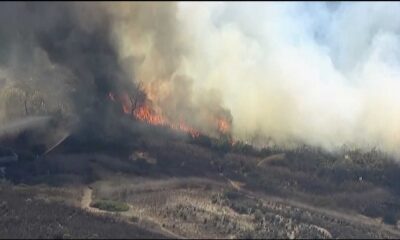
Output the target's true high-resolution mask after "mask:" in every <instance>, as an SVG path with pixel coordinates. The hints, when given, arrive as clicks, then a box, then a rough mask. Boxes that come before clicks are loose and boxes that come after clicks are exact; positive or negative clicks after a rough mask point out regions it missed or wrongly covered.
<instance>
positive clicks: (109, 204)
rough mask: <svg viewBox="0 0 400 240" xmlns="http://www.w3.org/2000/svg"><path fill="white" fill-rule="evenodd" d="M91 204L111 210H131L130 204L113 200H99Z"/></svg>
mask: <svg viewBox="0 0 400 240" xmlns="http://www.w3.org/2000/svg"><path fill="white" fill-rule="evenodd" d="M90 206H91V207H94V208H98V209H101V210H105V211H110V212H125V211H128V210H129V206H128V205H126V204H125V203H121V202H115V201H111V200H99V201H96V202H94V203H92V204H90Z"/></svg>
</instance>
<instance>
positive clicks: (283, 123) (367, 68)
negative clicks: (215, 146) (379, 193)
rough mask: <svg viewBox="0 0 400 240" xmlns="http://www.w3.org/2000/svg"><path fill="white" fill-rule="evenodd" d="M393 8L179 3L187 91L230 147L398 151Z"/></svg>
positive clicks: (399, 7) (399, 99)
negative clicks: (212, 95)
mask: <svg viewBox="0 0 400 240" xmlns="http://www.w3.org/2000/svg"><path fill="white" fill-rule="evenodd" d="M399 12H400V4H399V3H394V2H392V3H366V2H364V3H361V2H360V3H285V2H283V3H272V2H270V3H254V2H253V3H190V2H185V3H179V12H178V19H179V23H180V24H181V26H180V27H181V30H182V31H183V32H184V33H185V34H186V36H187V38H188V39H190V40H189V41H190V43H191V47H192V49H191V50H192V52H191V54H190V55H187V56H186V57H187V58H186V59H185V60H184V64H183V69H184V71H185V72H186V73H187V74H188V75H189V76H191V77H192V79H194V83H193V85H194V88H195V89H196V87H198V88H206V89H207V88H213V89H217V90H219V91H220V94H221V95H222V99H223V102H224V104H225V106H226V107H227V108H228V109H230V110H231V113H232V115H233V119H234V121H233V131H234V134H235V135H236V137H239V138H249V137H250V136H255V135H262V136H268V137H271V138H273V139H274V140H275V141H278V142H282V143H288V141H305V142H306V143H309V144H316V145H320V146H324V147H327V148H332V147H337V146H340V145H342V144H349V143H350V144H356V145H358V146H361V147H371V146H380V147H382V148H383V149H384V150H386V151H389V152H392V153H396V152H398V150H397V149H398V148H397V146H398V143H400V94H399V90H400V63H399V57H400V52H399V51H400V38H399V33H400V32H399V30H400V24H399V22H400V21H399V20H400V14H398V13H399Z"/></svg>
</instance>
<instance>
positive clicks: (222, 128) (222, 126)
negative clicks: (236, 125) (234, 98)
mask: <svg viewBox="0 0 400 240" xmlns="http://www.w3.org/2000/svg"><path fill="white" fill-rule="evenodd" d="M217 127H218V131H219V132H220V133H222V134H227V133H229V132H230V124H229V123H228V121H226V119H223V118H219V119H218V120H217Z"/></svg>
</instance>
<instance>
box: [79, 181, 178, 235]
mask: <svg viewBox="0 0 400 240" xmlns="http://www.w3.org/2000/svg"><path fill="white" fill-rule="evenodd" d="M92 201H93V190H92V189H91V188H89V187H85V188H84V190H83V195H82V199H81V208H82V209H84V210H86V211H88V212H91V213H94V214H110V212H108V211H104V210H101V209H98V208H93V207H91V206H90V204H91V203H92ZM128 206H129V211H127V212H123V213H121V215H122V216H124V217H126V218H130V217H133V216H137V214H135V213H134V212H133V207H132V205H130V204H128ZM142 218H143V219H141V220H144V221H148V222H151V223H154V224H156V225H157V226H158V227H159V229H160V230H161V231H157V230H156V231H155V232H159V233H161V234H164V235H167V236H169V237H172V238H179V239H180V238H184V237H182V236H179V235H177V234H175V233H174V232H171V231H170V230H168V229H166V228H164V227H163V226H162V225H161V224H160V223H159V222H158V221H156V220H155V219H153V218H150V217H148V216H146V217H142ZM125 220H127V219H125ZM126 222H128V223H129V224H133V223H132V222H130V221H129V220H127V221H126ZM135 225H136V224H135ZM150 230H151V231H154V230H155V229H150Z"/></svg>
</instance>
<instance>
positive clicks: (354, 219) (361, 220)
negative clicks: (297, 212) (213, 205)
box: [241, 188, 400, 237]
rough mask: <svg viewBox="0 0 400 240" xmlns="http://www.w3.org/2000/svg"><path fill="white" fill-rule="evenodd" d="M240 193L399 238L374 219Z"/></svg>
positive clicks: (273, 197)
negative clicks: (371, 228) (377, 230)
mask: <svg viewBox="0 0 400 240" xmlns="http://www.w3.org/2000/svg"><path fill="white" fill-rule="evenodd" d="M241 191H242V192H243V193H245V194H246V195H247V196H248V197H249V198H253V199H261V200H263V201H264V202H266V203H267V204H268V202H274V203H279V204H282V205H289V206H292V207H297V208H302V209H306V210H309V211H312V212H315V213H319V214H321V215H327V216H330V217H334V218H337V219H342V220H345V221H348V222H350V223H353V224H363V225H367V226H372V227H375V228H378V229H382V230H384V231H387V232H389V233H391V234H394V235H396V236H398V237H400V231H399V230H397V229H395V228H394V227H392V226H390V225H387V224H384V223H379V222H377V221H376V220H375V219H372V218H369V217H366V216H363V215H360V214H353V215H350V214H348V213H344V212H339V211H334V210H331V209H326V208H321V207H314V206H312V205H309V204H307V203H303V202H299V201H295V200H287V199H282V198H279V197H275V196H267V195H265V194H263V193H255V192H250V191H248V190H245V189H243V188H242V190H241Z"/></svg>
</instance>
